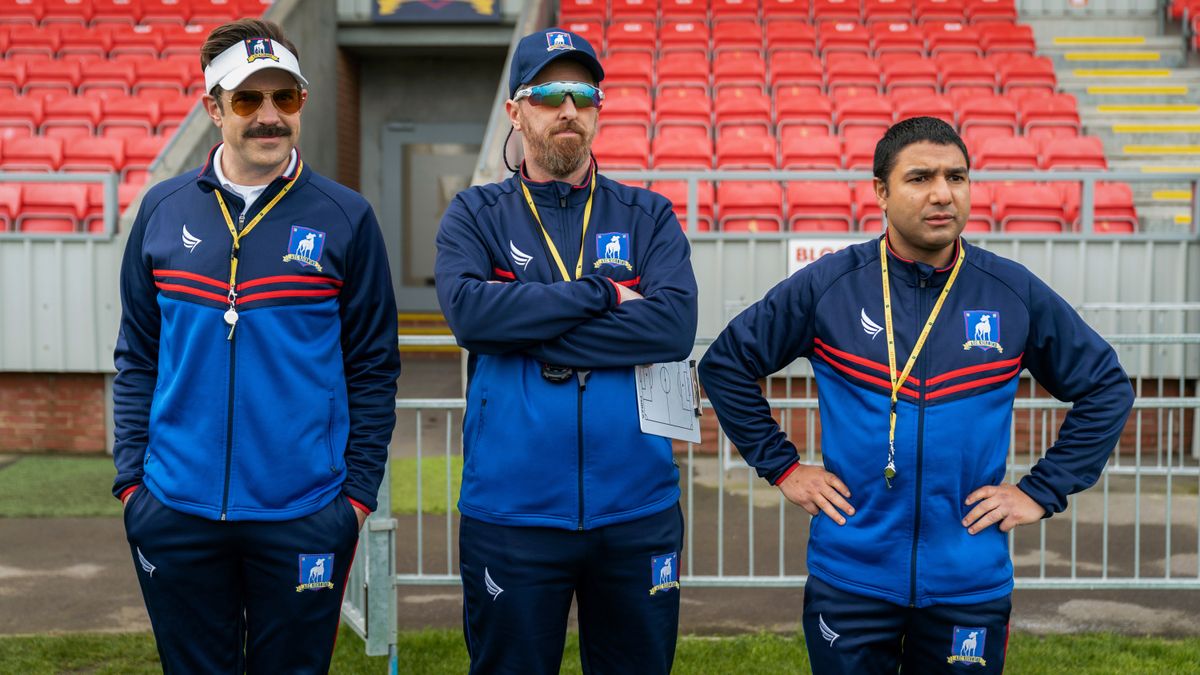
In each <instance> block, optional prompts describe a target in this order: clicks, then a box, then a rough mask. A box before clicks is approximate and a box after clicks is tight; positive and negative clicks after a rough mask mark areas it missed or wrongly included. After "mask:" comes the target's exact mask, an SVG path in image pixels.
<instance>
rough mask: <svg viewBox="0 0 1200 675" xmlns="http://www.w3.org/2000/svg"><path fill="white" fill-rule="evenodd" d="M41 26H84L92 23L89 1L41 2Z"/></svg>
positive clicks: (54, 0)
mask: <svg viewBox="0 0 1200 675" xmlns="http://www.w3.org/2000/svg"><path fill="white" fill-rule="evenodd" d="M41 2H42V7H43V10H42V25H43V26H46V25H49V24H66V25H75V26H80V27H83V26H86V25H88V24H89V23H91V21H92V3H91V1H90V0H41Z"/></svg>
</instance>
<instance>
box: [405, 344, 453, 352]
mask: <svg viewBox="0 0 1200 675" xmlns="http://www.w3.org/2000/svg"><path fill="white" fill-rule="evenodd" d="M400 351H401V352H408V353H410V354H413V353H415V354H420V353H426V352H442V353H450V352H458V351H461V350H460V349H459V348H458V345H427V346H421V345H400Z"/></svg>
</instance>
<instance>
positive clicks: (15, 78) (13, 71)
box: [0, 61, 25, 94]
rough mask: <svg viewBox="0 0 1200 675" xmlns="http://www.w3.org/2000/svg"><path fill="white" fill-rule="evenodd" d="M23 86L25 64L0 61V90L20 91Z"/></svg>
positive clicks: (16, 92) (15, 92) (17, 92)
mask: <svg viewBox="0 0 1200 675" xmlns="http://www.w3.org/2000/svg"><path fill="white" fill-rule="evenodd" d="M24 88H25V64H24V63H14V62H12V61H0V90H7V91H11V92H13V93H14V94H19V93H21V90H22V89H24Z"/></svg>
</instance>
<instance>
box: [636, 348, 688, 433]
mask: <svg viewBox="0 0 1200 675" xmlns="http://www.w3.org/2000/svg"><path fill="white" fill-rule="evenodd" d="M635 377H636V378H637V390H638V417H639V418H640V419H641V425H642V432H643V433H647V434H655V435H657V436H666V437H667V438H675V439H679V440H681V441H688V442H691V443H699V442H700V386H699V382H698V380H697V378H696V362H695V361H676V362H672V363H652V364H650V365H648V366H638V367H637V368H636V369H635Z"/></svg>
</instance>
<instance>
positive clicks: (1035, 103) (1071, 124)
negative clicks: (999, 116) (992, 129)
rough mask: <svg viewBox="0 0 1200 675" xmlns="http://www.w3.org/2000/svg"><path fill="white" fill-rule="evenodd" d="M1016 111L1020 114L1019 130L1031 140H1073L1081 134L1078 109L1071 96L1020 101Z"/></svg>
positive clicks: (1058, 95) (1033, 98) (1056, 95)
mask: <svg viewBox="0 0 1200 675" xmlns="http://www.w3.org/2000/svg"><path fill="white" fill-rule="evenodd" d="M1010 98H1011V97H1010ZM1017 109H1018V111H1019V112H1020V114H1021V129H1022V130H1023V131H1024V133H1025V135H1026V136H1029V137H1031V138H1046V137H1051V136H1054V137H1066V138H1074V137H1075V136H1078V135H1079V134H1080V133H1081V132H1082V126H1081V125H1080V122H1079V108H1078V107H1077V105H1076V103H1075V97H1074V96H1072V95H1071V94H1055V95H1053V96H1044V97H1029V98H1025V99H1021V100H1019V101H1018V102H1017Z"/></svg>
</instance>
